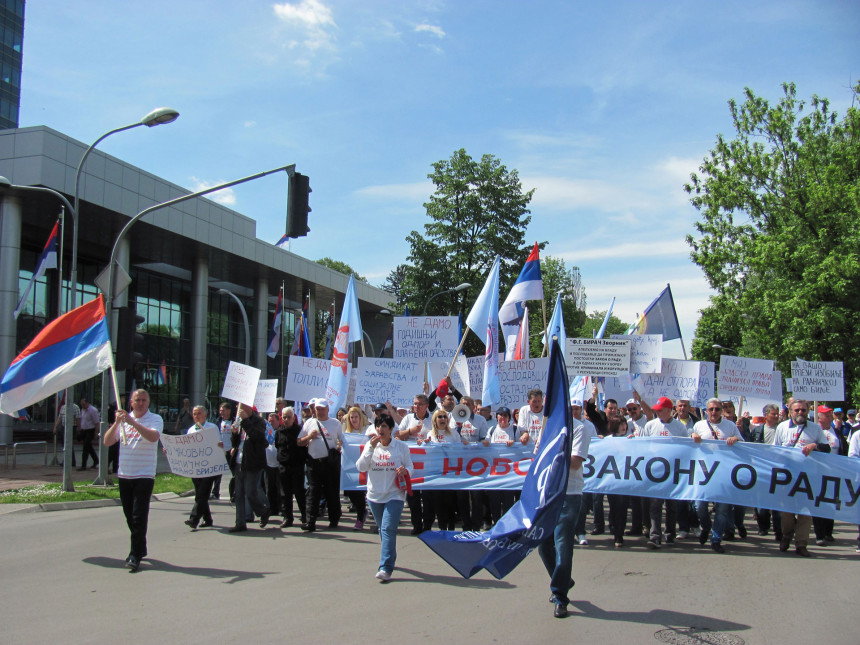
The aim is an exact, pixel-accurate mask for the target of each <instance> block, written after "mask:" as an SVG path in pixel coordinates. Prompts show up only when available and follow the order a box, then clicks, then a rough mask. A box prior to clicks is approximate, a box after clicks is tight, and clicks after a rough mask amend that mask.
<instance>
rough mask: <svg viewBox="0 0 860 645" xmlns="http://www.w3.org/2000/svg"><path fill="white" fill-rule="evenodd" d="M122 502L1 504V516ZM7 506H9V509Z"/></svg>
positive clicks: (166, 496) (189, 494)
mask: <svg viewBox="0 0 860 645" xmlns="http://www.w3.org/2000/svg"><path fill="white" fill-rule="evenodd" d="M193 496H194V491H193V490H192V491H185V492H184V493H180V494H179V495H177V494H176V493H158V494H157V495H153V496H152V501H154V502H163V501H166V500H169V499H179V498H181V497H193ZM121 504H122V502H121V501H120V499H119V498H118V497H115V498H111V499H86V500H83V501H80V502H48V503H44V504H0V516H2V515H15V514H17V513H39V512H46V513H47V512H52V511H74V510H76V509H82V508H104V507H106V506H120V505H121ZM4 506H5V507H11V508H8V510H7V509H6V508H4Z"/></svg>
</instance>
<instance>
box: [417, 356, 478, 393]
mask: <svg viewBox="0 0 860 645" xmlns="http://www.w3.org/2000/svg"><path fill="white" fill-rule="evenodd" d="M476 358H480V359H481V377H482V378H483V370H484V363H483V359H484V357H483V356H479V357H476ZM427 367H428V368H429V369H430V380H429V383H430V388H431V389H435V388H436V386H438V385H439V382H440V381H441V380H442V379H443V378H445V375H446V374H447V373H448V368H449V367H451V361H442V362H439V363H435V362H431V363H428V364H427ZM451 383H453V384H454V388H456V390H457V391H458V392H459V393H460V394H463V395H465V396H472V394H471V392H472V389H471V387H470V382H469V363H468V361H467V359H466V357H465V356H463V355H462V354H460V355H459V356H458V357H457V360H456V361H454V369H453V370H451ZM478 398H481V391H480V390H478Z"/></svg>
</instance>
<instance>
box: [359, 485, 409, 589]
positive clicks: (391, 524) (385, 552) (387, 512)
mask: <svg viewBox="0 0 860 645" xmlns="http://www.w3.org/2000/svg"><path fill="white" fill-rule="evenodd" d="M367 504H368V506H370V512H371V513H373V519H374V521H375V522H376V525H377V526H378V527H379V537H380V538H381V539H382V553H381V554H380V556H379V568H380V569H384V570H385V571H387V572H388V573H391V572H392V571H394V561H395V560H397V545H396V543H395V542H396V540H397V525H398V524H400V515H401V513H403V500H400V499H391V500H388V501H387V502H385V503H384V504H381V503H379V502H371V501H370V500H367Z"/></svg>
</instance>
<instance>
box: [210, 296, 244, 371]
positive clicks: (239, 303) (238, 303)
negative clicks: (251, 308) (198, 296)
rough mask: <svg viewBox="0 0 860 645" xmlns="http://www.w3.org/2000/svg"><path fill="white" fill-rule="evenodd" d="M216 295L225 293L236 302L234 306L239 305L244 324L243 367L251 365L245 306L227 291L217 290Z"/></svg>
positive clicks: (237, 297)
mask: <svg viewBox="0 0 860 645" xmlns="http://www.w3.org/2000/svg"><path fill="white" fill-rule="evenodd" d="M218 293H226V294H227V295H228V296H230V297H232V298H233V300H235V301H236V304H237V305H239V311H241V312H242V322H243V323H244V324H245V365H250V364H251V331H250V328H249V327H248V314H247V312H246V311H245V305H243V304H242V301H241V300H239V296H237V295H236V294H235V293H233V292H232V291H227V289H218Z"/></svg>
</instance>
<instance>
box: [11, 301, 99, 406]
mask: <svg viewBox="0 0 860 645" xmlns="http://www.w3.org/2000/svg"><path fill="white" fill-rule="evenodd" d="M112 363H113V357H112V350H111V344H110V337H109V336H108V328H107V322H106V320H105V306H104V299H103V297H102V296H101V295H99V297H98V298H96V299H95V300H92V301H91V302H88V303H87V304H85V305H82V306H80V307H78V308H77V309H73V310H72V311H70V312H69V313H67V314H64V315H62V316H60V317H59V318H57V319H55V320H53V321H52V322H51V323H49V324H48V325H47V326H46V327H45V328H44V329H42V331H41V332H39V334H38V335H37V336H36V337H35V338H34V339H33V341H32V342H31V343H30V344H29V345H27V347H26V348H25V349H24V351H23V352H21V353H20V354H18V356H17V357H16V358H15V360H14V361H12V364H11V365H10V366H9V369H8V370H6V374H4V375H3V380H2V381H0V411H2V412H4V413H6V414H12V415H16V414H17V413H18V410H20V409H22V408H26V407H27V406H30V405H33V404H34V403H36V402H38V401H41V400H42V399H44V398H46V397H48V396H50V395H52V394H54V393H56V392H59V391H60V390H63V389H65V388H67V387H71V386H72V385H75V384H76V383H80V382H81V381H86V380H87V379H89V378H92V377H93V376H95V375H96V374H99V373H101V372H103V371H104V370H106V369H108V368H109V367H110V366H111V365H112Z"/></svg>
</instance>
